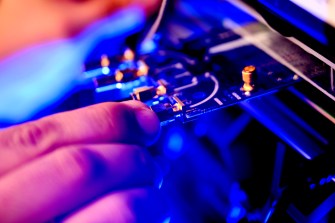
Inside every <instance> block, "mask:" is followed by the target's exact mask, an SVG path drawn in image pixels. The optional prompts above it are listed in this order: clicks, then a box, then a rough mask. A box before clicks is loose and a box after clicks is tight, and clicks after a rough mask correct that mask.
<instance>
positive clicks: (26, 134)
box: [6, 121, 59, 149]
mask: <svg viewBox="0 0 335 223" xmlns="http://www.w3.org/2000/svg"><path fill="white" fill-rule="evenodd" d="M56 129H57V127H56V124H55V123H53V122H45V121H43V122H42V121H40V122H39V121H36V122H30V123H25V124H22V125H20V126H19V127H17V128H14V129H12V132H13V134H12V135H11V136H10V135H9V136H10V137H7V143H6V144H7V145H8V146H24V147H33V148H36V149H38V148H41V147H47V146H49V145H50V144H52V141H53V136H54V133H55V132H59V131H56ZM45 144H48V145H45Z"/></svg>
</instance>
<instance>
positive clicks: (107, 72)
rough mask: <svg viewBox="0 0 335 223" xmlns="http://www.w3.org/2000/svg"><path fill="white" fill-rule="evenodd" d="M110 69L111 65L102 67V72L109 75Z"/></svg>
mask: <svg viewBox="0 0 335 223" xmlns="http://www.w3.org/2000/svg"><path fill="white" fill-rule="evenodd" d="M110 71H111V70H110V69H109V67H103V68H101V73H103V74H104V75H108V74H109V73H110Z"/></svg>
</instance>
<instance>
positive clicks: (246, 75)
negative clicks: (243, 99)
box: [241, 65, 257, 95]
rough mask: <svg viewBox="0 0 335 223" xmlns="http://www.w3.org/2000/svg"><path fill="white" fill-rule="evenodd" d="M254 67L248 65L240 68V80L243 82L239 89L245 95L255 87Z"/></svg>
mask: <svg viewBox="0 0 335 223" xmlns="http://www.w3.org/2000/svg"><path fill="white" fill-rule="evenodd" d="M256 75H257V74H256V67H255V66H253V65H249V66H246V67H244V68H243V70H242V80H243V82H244V84H243V86H242V87H241V90H242V91H244V92H245V95H250V92H251V91H253V90H254V89H255V79H256Z"/></svg>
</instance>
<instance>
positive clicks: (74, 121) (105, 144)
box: [0, 0, 166, 223]
mask: <svg viewBox="0 0 335 223" xmlns="http://www.w3.org/2000/svg"><path fill="white" fill-rule="evenodd" d="M134 5H136V6H137V7H140V8H142V9H143V10H144V11H145V12H146V14H147V15H150V14H151V13H153V12H154V11H155V10H156V9H157V6H158V5H159V1H155V0H151V1H149V0H147V1H140V0H125V1H107V0H106V1H105V0H25V1H16V0H0V49H1V51H0V59H4V58H6V57H9V56H11V55H12V54H14V53H16V52H18V51H20V50H22V49H25V48H27V47H30V46H32V45H35V44H40V43H44V42H48V41H53V40H57V39H66V38H72V37H74V36H76V35H78V34H80V32H81V31H82V30H84V28H85V27H87V26H89V25H90V24H92V23H94V22H96V21H97V20H99V19H101V18H104V17H105V16H107V15H110V14H113V13H115V12H117V11H119V10H120V9H122V8H125V7H128V6H134ZM25 24H26V25H25ZM14 37H15V38H14ZM159 131H160V124H159V120H158V118H157V117H156V115H155V114H154V113H153V112H152V111H151V110H150V109H149V108H148V107H147V106H146V105H144V104H143V103H141V102H137V101H127V102H121V103H112V102H110V103H101V104H96V105H92V106H88V107H86V108H81V109H77V110H73V111H69V112H64V113H59V114H54V115H50V116H47V117H44V118H41V119H39V120H36V121H30V122H25V123H23V124H19V125H14V126H12V127H9V128H6V129H3V130H2V131H0V222H48V221H61V222H83V221H85V222H118V223H120V222H126V223H128V222H129V223H132V222H145V223H151V222H162V221H163V219H164V217H165V216H166V208H165V207H164V205H162V204H163V203H162V200H160V195H159V193H158V192H157V191H158V190H157V185H158V184H159V183H160V181H161V180H162V171H161V169H160V167H159V164H158V163H157V162H156V161H155V159H154V157H152V156H151V155H150V153H149V152H148V151H147V149H146V147H147V146H148V145H151V144H152V143H154V142H155V140H156V138H157V137H158V135H159Z"/></svg>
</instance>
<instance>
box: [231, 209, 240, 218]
mask: <svg viewBox="0 0 335 223" xmlns="http://www.w3.org/2000/svg"><path fill="white" fill-rule="evenodd" d="M240 214H241V208H240V207H234V208H233V209H232V210H231V212H230V214H229V217H231V218H238V217H239V216H240Z"/></svg>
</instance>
